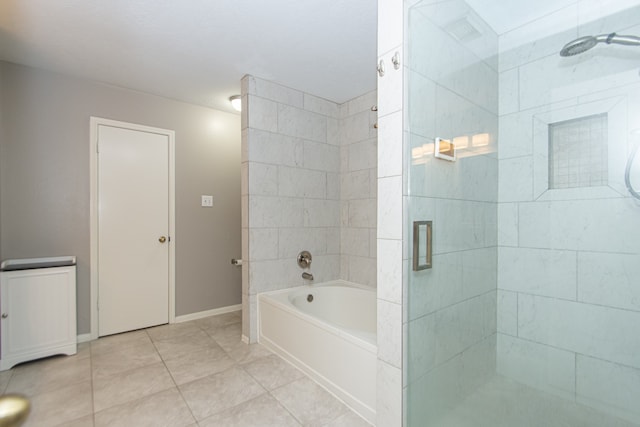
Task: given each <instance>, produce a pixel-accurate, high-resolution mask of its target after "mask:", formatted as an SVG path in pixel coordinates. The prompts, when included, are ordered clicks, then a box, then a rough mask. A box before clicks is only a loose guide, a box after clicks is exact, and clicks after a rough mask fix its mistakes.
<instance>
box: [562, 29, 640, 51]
mask: <svg viewBox="0 0 640 427" xmlns="http://www.w3.org/2000/svg"><path fill="white" fill-rule="evenodd" d="M598 43H606V44H623V45H627V46H640V37H637V36H620V35H618V34H616V33H611V34H600V35H598V36H586V37H580V38H578V39H575V40H573V41H570V42H569V43H567V44H566V45H564V47H563V48H562V50H561V51H560V56H574V55H578V54H581V53H583V52H586V51H588V50H589V49H591V48H592V47H594V46H595V45H597V44H598Z"/></svg>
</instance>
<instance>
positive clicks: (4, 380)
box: [0, 369, 14, 393]
mask: <svg viewBox="0 0 640 427" xmlns="http://www.w3.org/2000/svg"><path fill="white" fill-rule="evenodd" d="M13 372H14V370H13V369H10V370H8V371H2V372H0V393H5V390H6V389H7V385H9V380H11V377H12V376H13Z"/></svg>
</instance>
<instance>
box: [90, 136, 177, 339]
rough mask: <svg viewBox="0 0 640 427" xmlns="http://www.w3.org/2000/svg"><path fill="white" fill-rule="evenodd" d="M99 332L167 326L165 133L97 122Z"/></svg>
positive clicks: (167, 268) (167, 187)
mask: <svg viewBox="0 0 640 427" xmlns="http://www.w3.org/2000/svg"><path fill="white" fill-rule="evenodd" d="M97 132H98V135H97V144H98V145H97V152H98V155H97V156H98V164H97V166H98V182H97V184H98V230H97V231H98V236H97V238H98V254H97V255H98V335H99V336H104V335H110V334H115V333H119V332H124V331H130V330H134V329H139V328H145V327H149V326H154V325H159V324H163V323H167V322H168V321H169V245H170V236H169V213H170V212H169V188H170V187H169V160H170V151H169V150H170V143H169V136H168V135H167V134H162V133H154V132H148V131H142V130H135V129H129V128H125V127H118V126H109V125H104V124H99V125H98V130H97Z"/></svg>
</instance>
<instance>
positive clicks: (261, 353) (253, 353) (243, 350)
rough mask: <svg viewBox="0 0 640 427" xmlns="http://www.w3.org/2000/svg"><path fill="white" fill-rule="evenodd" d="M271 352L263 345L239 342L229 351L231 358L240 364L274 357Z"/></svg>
mask: <svg viewBox="0 0 640 427" xmlns="http://www.w3.org/2000/svg"><path fill="white" fill-rule="evenodd" d="M272 354H273V353H271V351H270V350H269V349H267V348H266V347H265V346H263V345H261V344H245V343H243V342H239V343H238V344H237V345H236V346H235V347H233V348H231V349H230V351H229V356H230V357H231V358H232V359H233V360H235V361H236V362H238V363H249V362H253V361H255V360H258V359H261V358H263V357H267V356H269V355H272Z"/></svg>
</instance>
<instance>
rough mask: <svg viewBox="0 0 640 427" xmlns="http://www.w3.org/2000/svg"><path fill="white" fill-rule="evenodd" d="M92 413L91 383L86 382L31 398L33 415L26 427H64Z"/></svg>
mask: <svg viewBox="0 0 640 427" xmlns="http://www.w3.org/2000/svg"><path fill="white" fill-rule="evenodd" d="M92 411H93V402H92V399H91V381H85V382H82V383H78V384H73V385H70V386H66V387H60V388H58V389H57V390H53V391H48V392H46V393H42V394H39V395H37V396H33V397H31V415H29V418H28V419H27V422H26V423H25V424H24V427H30V426H34V427H36V426H37V427H47V426H57V425H64V424H66V423H67V422H69V421H72V420H77V419H78V418H81V417H84V416H86V415H89V414H91V413H92Z"/></svg>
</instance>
